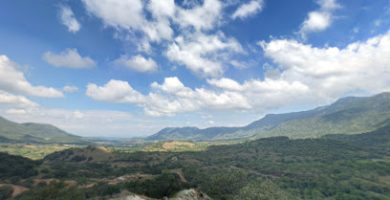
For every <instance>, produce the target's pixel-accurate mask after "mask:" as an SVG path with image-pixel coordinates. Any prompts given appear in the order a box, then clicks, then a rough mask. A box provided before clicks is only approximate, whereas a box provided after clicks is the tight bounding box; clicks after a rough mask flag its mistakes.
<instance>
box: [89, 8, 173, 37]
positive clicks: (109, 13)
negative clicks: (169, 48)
mask: <svg viewBox="0 0 390 200" xmlns="http://www.w3.org/2000/svg"><path fill="white" fill-rule="evenodd" d="M83 2H84V5H85V7H86V8H87V10H88V12H89V13H91V14H93V15H94V16H96V17H98V18H100V19H101V20H102V21H103V22H104V24H105V25H106V26H111V27H114V28H115V29H117V30H126V31H129V32H131V31H135V32H141V33H143V34H145V35H146V37H147V38H148V39H149V40H151V41H154V42H159V41H161V39H170V38H171V37H172V35H173V30H172V29H171V27H170V22H169V17H171V16H170V15H171V14H172V12H174V9H173V11H172V3H174V2H172V1H167V2H164V3H165V4H164V5H163V4H161V3H160V2H157V1H150V2H149V9H150V10H151V12H152V14H153V16H154V20H151V21H149V20H147V19H146V17H145V6H146V3H144V2H143V1H142V0H133V1H122V0H101V1H94V0H83ZM173 6H174V5H173Z"/></svg>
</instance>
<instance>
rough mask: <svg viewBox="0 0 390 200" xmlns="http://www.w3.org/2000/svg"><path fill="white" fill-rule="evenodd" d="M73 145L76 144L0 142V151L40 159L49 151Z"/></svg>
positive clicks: (49, 152) (52, 151)
mask: <svg viewBox="0 0 390 200" xmlns="http://www.w3.org/2000/svg"><path fill="white" fill-rule="evenodd" d="M73 147H76V146H75V145H59V144H0V152H5V153H9V154H11V155H18V156H23V157H26V158H29V159H32V160H40V159H43V158H44V157H45V156H47V155H49V154H51V153H54V152H57V151H62V150H65V149H69V148H73Z"/></svg>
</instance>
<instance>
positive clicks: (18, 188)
mask: <svg viewBox="0 0 390 200" xmlns="http://www.w3.org/2000/svg"><path fill="white" fill-rule="evenodd" d="M1 186H10V187H11V188H12V198H15V197H16V196H19V195H20V194H22V193H23V192H26V191H28V190H29V189H28V188H26V187H23V186H20V185H13V184H0V187H1Z"/></svg>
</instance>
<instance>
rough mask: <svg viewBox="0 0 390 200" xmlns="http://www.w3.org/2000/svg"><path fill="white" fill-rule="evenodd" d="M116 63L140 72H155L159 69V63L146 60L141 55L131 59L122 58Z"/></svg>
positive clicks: (150, 59)
mask: <svg viewBox="0 0 390 200" xmlns="http://www.w3.org/2000/svg"><path fill="white" fill-rule="evenodd" d="M114 62H115V63H116V64H117V65H121V66H124V67H126V68H128V69H131V70H135V71H138V72H154V71H157V69H158V66H157V63H156V62H155V61H154V60H153V59H152V58H144V57H143V56H141V55H136V56H133V57H131V58H129V57H127V56H121V57H120V58H118V59H117V60H115V61H114Z"/></svg>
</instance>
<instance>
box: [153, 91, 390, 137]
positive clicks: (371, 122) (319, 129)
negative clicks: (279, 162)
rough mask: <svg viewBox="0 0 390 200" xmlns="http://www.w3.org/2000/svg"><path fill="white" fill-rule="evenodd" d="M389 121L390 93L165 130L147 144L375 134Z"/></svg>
mask: <svg viewBox="0 0 390 200" xmlns="http://www.w3.org/2000/svg"><path fill="white" fill-rule="evenodd" d="M389 120H390V93H389V92H385V93H381V94H378V95H375V96H371V97H345V98H341V99H339V100H337V101H336V102H334V103H333V104H331V105H328V106H322V107H318V108H315V109H312V110H308V111H301V112H292V113H285V114H268V115H266V116H265V117H264V118H262V119H260V120H257V121H255V122H252V123H250V124H249V125H247V126H244V127H232V128H229V127H211V128H206V129H199V128H196V127H182V128H165V129H162V130H161V131H159V132H158V133H156V134H154V135H152V136H149V137H148V138H147V140H155V141H160V140H226V139H243V138H244V139H245V138H246V139H256V138H266V137H275V136H287V137H290V138H315V137H321V136H324V135H329V134H357V133H363V132H370V131H374V130H376V129H378V128H381V127H383V126H385V125H386V123H387V122H388V121H389Z"/></svg>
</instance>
